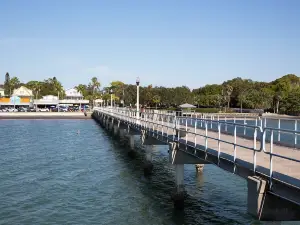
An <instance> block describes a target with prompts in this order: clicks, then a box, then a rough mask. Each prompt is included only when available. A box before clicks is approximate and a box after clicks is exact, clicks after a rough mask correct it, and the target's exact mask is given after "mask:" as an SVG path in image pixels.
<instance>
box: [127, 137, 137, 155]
mask: <svg viewBox="0 0 300 225" xmlns="http://www.w3.org/2000/svg"><path fill="white" fill-rule="evenodd" d="M128 144H129V150H128V155H129V156H130V157H134V156H135V151H134V135H128Z"/></svg>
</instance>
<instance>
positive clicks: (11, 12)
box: [0, 0, 300, 88]
mask: <svg viewBox="0 0 300 225" xmlns="http://www.w3.org/2000/svg"><path fill="white" fill-rule="evenodd" d="M299 9H300V1H298V0H263V1H262V0H250V1H248V0H227V1H225V0H209V1H208V0H206V1H201V0H186V1H184V0H182V1H179V0H151V1H150V0H143V1H141V0H136V1H133V0H127V1H125V0H119V1H117V0H107V1H104V0H103V1H102V0H97V1H96V0H82V1H79V0H44V1H41V0H26V1H23V0H1V1H0V83H1V82H3V81H4V75H5V73H6V72H9V73H10V75H11V76H18V77H19V78H20V80H21V81H23V82H27V81H29V80H43V79H46V78H48V77H53V76H56V77H57V78H58V79H59V80H60V81H61V82H62V84H63V85H64V86H65V87H66V88H69V87H73V86H75V85H77V84H79V83H88V82H89V80H90V79H91V77H93V76H96V77H98V79H99V80H100V81H101V83H102V86H105V85H108V83H110V82H111V81H112V80H121V81H124V82H126V83H134V82H135V79H136V77H137V76H139V77H140V79H141V84H142V85H148V84H153V85H163V86H181V85H187V86H189V87H190V88H198V87H200V86H204V85H206V84H212V83H222V82H223V81H224V80H228V79H232V78H234V77H238V76H239V77H243V78H251V79H253V80H263V81H271V80H274V79H276V78H278V77H280V76H282V75H284V74H287V73H295V74H297V75H300V57H299V56H300V14H299Z"/></svg>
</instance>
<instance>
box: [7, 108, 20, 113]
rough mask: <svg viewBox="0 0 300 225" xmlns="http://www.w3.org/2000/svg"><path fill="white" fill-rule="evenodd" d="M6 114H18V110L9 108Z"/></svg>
mask: <svg viewBox="0 0 300 225" xmlns="http://www.w3.org/2000/svg"><path fill="white" fill-rule="evenodd" d="M6 112H18V110H17V109H14V108H9V109H7V111H6Z"/></svg>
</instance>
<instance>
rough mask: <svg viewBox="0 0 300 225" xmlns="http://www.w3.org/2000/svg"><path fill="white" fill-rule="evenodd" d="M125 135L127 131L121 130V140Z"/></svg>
mask: <svg viewBox="0 0 300 225" xmlns="http://www.w3.org/2000/svg"><path fill="white" fill-rule="evenodd" d="M124 135H125V131H124V129H121V128H120V129H119V136H120V139H122V138H124Z"/></svg>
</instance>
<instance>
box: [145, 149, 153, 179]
mask: <svg viewBox="0 0 300 225" xmlns="http://www.w3.org/2000/svg"><path fill="white" fill-rule="evenodd" d="M152 150H153V145H148V146H146V159H145V162H144V175H145V176H147V175H150V174H152V170H153V164H152Z"/></svg>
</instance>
